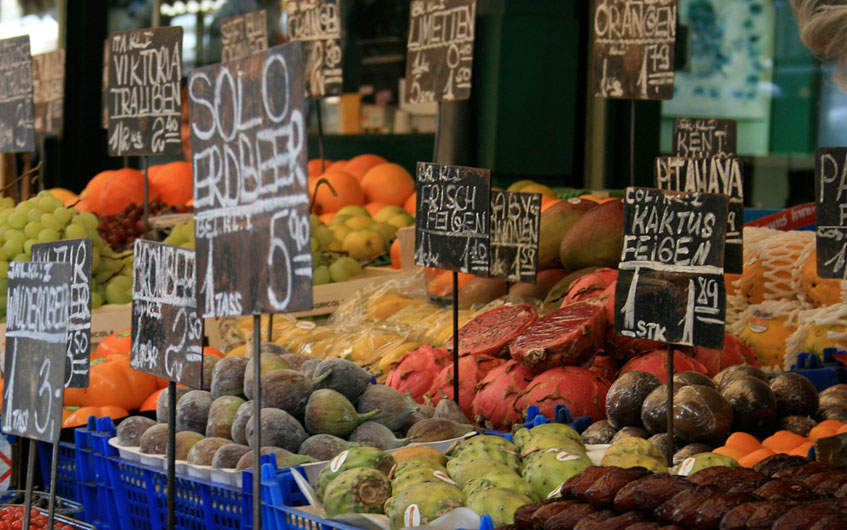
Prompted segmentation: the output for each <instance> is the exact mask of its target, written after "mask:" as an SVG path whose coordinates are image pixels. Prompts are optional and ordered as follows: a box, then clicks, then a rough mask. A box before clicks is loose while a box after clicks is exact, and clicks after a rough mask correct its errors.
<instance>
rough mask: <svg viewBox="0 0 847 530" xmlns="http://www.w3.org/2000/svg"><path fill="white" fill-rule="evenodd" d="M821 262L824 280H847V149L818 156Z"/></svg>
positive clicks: (831, 149)
mask: <svg viewBox="0 0 847 530" xmlns="http://www.w3.org/2000/svg"><path fill="white" fill-rule="evenodd" d="M815 202H816V203H817V217H816V219H817V224H818V231H817V242H816V244H817V260H818V276H820V277H821V278H847V147H823V148H821V149H818V150H817V152H816V153H815Z"/></svg>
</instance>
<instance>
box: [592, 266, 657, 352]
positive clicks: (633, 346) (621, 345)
mask: <svg viewBox="0 0 847 530" xmlns="http://www.w3.org/2000/svg"><path fill="white" fill-rule="evenodd" d="M617 285H618V282H617V280H615V281H613V282H612V283H610V284H609V285H608V287H606V290H605V291H603V294H601V295H600V296H599V299H600V300H602V302H603V308H604V309H605V313H606V322H608V325H607V326H606V337H605V343H604V345H603V348H604V349H605V350H606V351H607V352H608V353H609V355H611V356H612V357H614V359H615V360H616V361H618V362H626V361H628V360H630V359H632V358H633V357H638V356H640V355H644V354H645V353H648V352H651V351H653V350H658V349H659V348H661V347H662V345H663V344H662V343H661V342H656V341H654V340H648V339H639V338H635V337H624V336H622V335H618V334H617V333H615V288H616V287H617Z"/></svg>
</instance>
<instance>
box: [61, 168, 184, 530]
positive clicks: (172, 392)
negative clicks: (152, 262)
mask: <svg viewBox="0 0 847 530" xmlns="http://www.w3.org/2000/svg"><path fill="white" fill-rule="evenodd" d="M144 158H147V157H144ZM146 165H147V164H146V162H145V170H146V169H147V168H146ZM145 177H146V175H145ZM144 180H145V184H146V182H147V179H146V178H145V179H144ZM145 191H146V185H145ZM144 210H145V213H146V211H147V201H144ZM146 223H147V221H146V215H145V228H146V226H147V225H146ZM167 475H168V476H167V481H168V503H167V506H166V509H167V511H168V530H174V528H175V527H176V383H175V382H173V381H168V471H167ZM48 528H49V527H48Z"/></svg>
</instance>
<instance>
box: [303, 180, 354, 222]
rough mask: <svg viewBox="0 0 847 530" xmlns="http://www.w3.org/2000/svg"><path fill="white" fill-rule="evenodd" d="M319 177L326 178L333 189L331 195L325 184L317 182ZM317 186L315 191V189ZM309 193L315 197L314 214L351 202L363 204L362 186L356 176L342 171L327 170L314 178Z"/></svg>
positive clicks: (329, 210)
mask: <svg viewBox="0 0 847 530" xmlns="http://www.w3.org/2000/svg"><path fill="white" fill-rule="evenodd" d="M321 179H326V180H327V181H329V183H330V184H331V185H332V189H334V190H335V193H336V194H335V195H333V193H332V190H331V189H330V188H329V186H327V185H324V184H322V185H320V186H318V184H319V183H320V182H321ZM316 188H317V191H316ZM309 194H310V195H311V196H313V197H315V208H314V211H315V213H316V214H318V215H321V214H323V213H326V212H337V211H338V210H340V209H341V208H343V207H344V206H349V205H351V204H355V205H359V206H361V205H363V204H365V194H364V193H362V187H361V186H360V185H359V181H358V180H356V177H354V176H353V175H351V174H349V173H345V172H343V171H327V172H326V173H324V174H323V176H321V177H320V178H318V179H316V180H315V181H314V183H313V184H312V185H311V186H310V188H309Z"/></svg>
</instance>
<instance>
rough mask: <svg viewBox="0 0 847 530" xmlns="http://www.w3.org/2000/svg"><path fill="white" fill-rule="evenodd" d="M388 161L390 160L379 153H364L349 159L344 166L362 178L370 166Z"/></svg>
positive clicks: (355, 175) (349, 171)
mask: <svg viewBox="0 0 847 530" xmlns="http://www.w3.org/2000/svg"><path fill="white" fill-rule="evenodd" d="M387 162H388V160H386V159H384V158H382V157H381V156H379V155H372V154H369V153H366V154H364V155H359V156H354V157H353V158H351V159H350V160H348V161H347V165H346V166H344V171H346V172H347V173H350V174H351V175H353V176H354V177H356V178H357V179H359V180H362V177H364V176H365V173H367V172H368V170H369V169H370V168H372V167H374V166H378V165H380V164H385V163H387Z"/></svg>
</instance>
